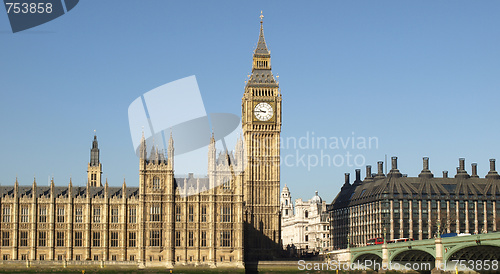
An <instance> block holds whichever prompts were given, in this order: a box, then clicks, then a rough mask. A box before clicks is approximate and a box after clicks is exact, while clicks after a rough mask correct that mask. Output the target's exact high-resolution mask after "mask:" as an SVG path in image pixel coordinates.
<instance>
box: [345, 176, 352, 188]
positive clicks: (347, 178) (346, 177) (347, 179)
mask: <svg viewBox="0 0 500 274" xmlns="http://www.w3.org/2000/svg"><path fill="white" fill-rule="evenodd" d="M349 175H350V174H349V173H344V176H345V182H344V185H345V186H347V185H351V184H350V182H349V181H350V180H349Z"/></svg>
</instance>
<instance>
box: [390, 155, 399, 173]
mask: <svg viewBox="0 0 500 274" xmlns="http://www.w3.org/2000/svg"><path fill="white" fill-rule="evenodd" d="M391 162H392V170H396V169H398V157H396V156H392V157H391Z"/></svg>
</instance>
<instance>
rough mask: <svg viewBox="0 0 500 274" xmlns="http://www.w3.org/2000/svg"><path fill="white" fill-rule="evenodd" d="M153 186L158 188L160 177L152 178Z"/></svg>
mask: <svg viewBox="0 0 500 274" xmlns="http://www.w3.org/2000/svg"><path fill="white" fill-rule="evenodd" d="M153 188H154V189H159V188H160V178H158V177H154V178H153Z"/></svg>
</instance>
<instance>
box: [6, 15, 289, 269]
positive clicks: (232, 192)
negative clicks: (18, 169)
mask: <svg viewBox="0 0 500 274" xmlns="http://www.w3.org/2000/svg"><path fill="white" fill-rule="evenodd" d="M260 23H261V25H260V34H259V39H258V43H257V47H256V49H255V51H254V54H253V65H252V75H251V76H250V78H249V79H248V81H247V82H246V86H245V90H244V94H243V98H242V131H243V134H242V138H243V139H241V138H240V140H238V142H237V145H236V148H235V149H234V151H233V152H228V151H223V152H222V153H217V151H216V149H215V140H214V138H213V136H212V138H211V141H210V144H209V148H208V151H209V152H208V155H207V156H208V159H209V161H208V167H207V176H206V177H203V178H195V177H194V176H193V175H191V174H190V175H188V176H186V177H185V178H179V177H177V176H175V177H174V174H175V172H174V170H175V166H174V153H175V145H174V138H173V137H172V134H171V136H170V139H169V141H168V148H167V153H166V154H165V153H162V152H159V151H158V149H157V148H155V147H152V148H148V147H146V140H145V139H144V136H143V138H142V140H141V146H140V157H139V158H140V159H139V182H138V187H137V186H133V187H131V186H127V184H126V183H125V181H124V182H123V185H122V186H121V187H110V186H109V185H108V182H107V180H106V181H105V182H103V181H102V178H101V174H102V168H103V166H102V164H101V162H100V159H99V147H98V141H97V137H96V136H94V140H93V142H92V148H91V151H90V162H89V164H88V166H87V173H88V179H87V184H86V186H84V187H78V186H73V183H72V181H71V179H70V180H69V184H68V185H67V186H66V185H65V186H56V185H55V183H54V181H53V180H52V181H51V183H50V186H38V185H37V183H36V180H34V181H33V183H29V184H28V185H22V183H19V182H18V181H17V179H16V182H15V183H14V185H13V186H2V187H0V210H1V212H0V213H1V216H0V221H1V222H0V258H1V259H3V260H30V261H37V260H40V261H44V260H45V261H46V260H56V261H57V260H61V261H62V260H64V261H89V260H90V261H118V262H136V263H137V264H139V265H142V266H153V265H157V266H160V265H161V266H175V265H210V266H219V265H227V266H237V267H242V266H244V263H245V262H246V261H252V260H259V259H272V258H274V257H276V256H277V254H278V252H279V250H280V249H281V245H280V239H281V235H280V229H281V228H280V208H279V192H280V162H279V161H280V147H279V138H280V132H281V119H282V117H281V93H280V89H279V85H278V82H277V81H276V79H275V78H274V76H273V74H272V72H271V59H270V58H271V56H270V51H269V50H268V48H267V45H266V42H265V39H264V31H263V26H262V16H261V21H260ZM173 136H175V132H174V133H173ZM208 138H210V136H208ZM148 151H149V153H148ZM244 152H246V153H244ZM244 163H245V165H244ZM238 168H239V169H241V170H242V172H239V173H237V174H236V173H235V172H234V170H237V169H238Z"/></svg>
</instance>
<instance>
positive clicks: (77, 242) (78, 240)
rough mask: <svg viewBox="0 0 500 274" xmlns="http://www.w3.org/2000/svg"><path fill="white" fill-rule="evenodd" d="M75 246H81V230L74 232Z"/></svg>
mask: <svg viewBox="0 0 500 274" xmlns="http://www.w3.org/2000/svg"><path fill="white" fill-rule="evenodd" d="M75 246H76V247H79V246H83V232H81V231H77V232H75Z"/></svg>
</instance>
